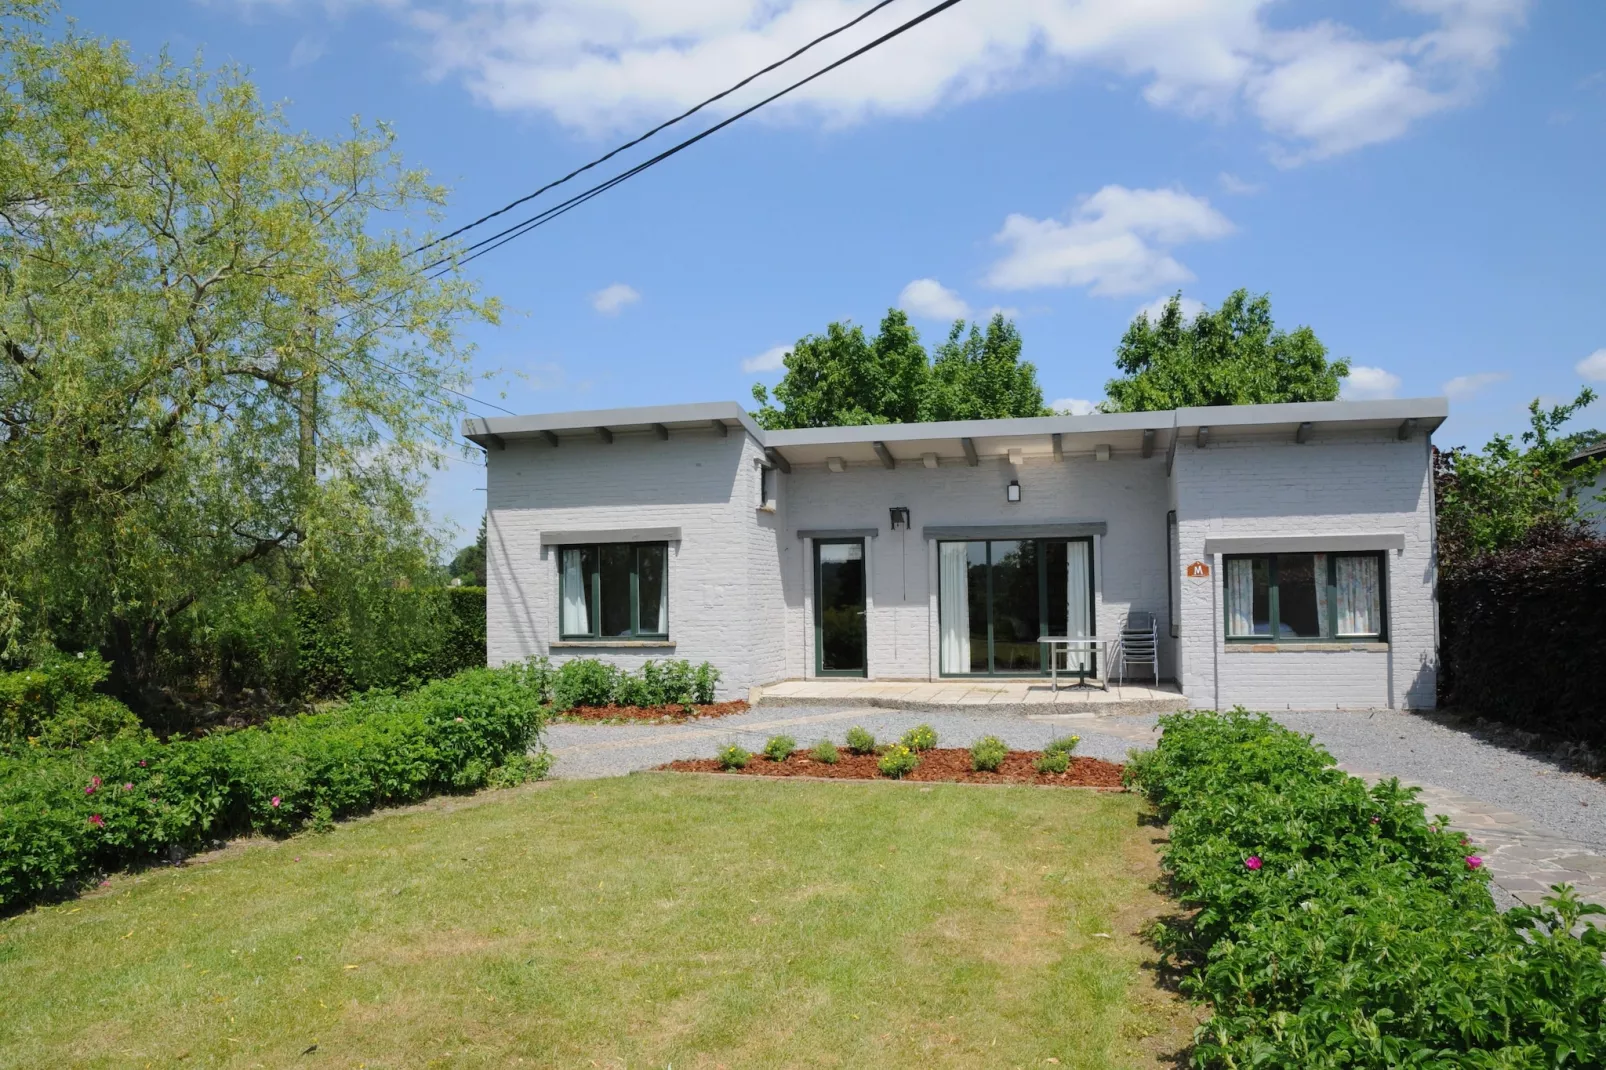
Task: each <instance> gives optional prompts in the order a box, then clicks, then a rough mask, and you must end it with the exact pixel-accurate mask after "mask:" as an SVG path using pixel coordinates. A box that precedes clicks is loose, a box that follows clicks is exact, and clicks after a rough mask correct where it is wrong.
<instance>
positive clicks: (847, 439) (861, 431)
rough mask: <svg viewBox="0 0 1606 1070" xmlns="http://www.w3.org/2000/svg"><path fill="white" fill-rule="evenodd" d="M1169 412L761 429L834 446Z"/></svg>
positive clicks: (1014, 434) (1016, 432)
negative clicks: (777, 429) (776, 429)
mask: <svg viewBox="0 0 1606 1070" xmlns="http://www.w3.org/2000/svg"><path fill="white" fill-rule="evenodd" d="M1171 422H1172V416H1171V413H1170V412H1119V413H1102V412H1101V413H1093V414H1091V415H1088V416H1024V417H1019V418H1016V419H1009V420H954V421H950V422H946V423H929V424H865V425H864V426H862V427H801V428H796V429H793V430H787V431H766V432H765V433H764V443H765V445H768V446H773V447H777V448H780V449H785V448H786V447H787V446H834V445H838V444H848V443H861V442H862V443H866V444H868V443H871V442H921V441H930V440H935V439H944V438H949V439H961V438H969V439H978V438H983V439H985V438H1021V437H1029V436H1032V435H1042V436H1045V437H1046V436H1049V435H1054V434H1086V433H1089V432H1099V431H1142V430H1145V429H1147V428H1151V427H1152V428H1156V429H1160V428H1169V427H1170V426H1171Z"/></svg>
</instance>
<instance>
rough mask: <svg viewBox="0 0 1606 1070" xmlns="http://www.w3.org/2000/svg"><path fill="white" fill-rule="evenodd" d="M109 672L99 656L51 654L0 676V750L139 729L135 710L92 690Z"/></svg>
mask: <svg viewBox="0 0 1606 1070" xmlns="http://www.w3.org/2000/svg"><path fill="white" fill-rule="evenodd" d="M109 672H110V666H108V665H107V664H106V662H105V661H104V660H102V659H101V657H100V655H98V654H76V655H72V654H61V653H58V652H56V651H53V650H52V651H50V652H49V653H47V654H46V655H44V656H43V657H41V658H39V659H38V660H37V662H36V663H35V664H33V665H31V666H29V667H28V668H25V669H20V670H18V671H16V672H0V750H4V749H9V748H14V747H22V746H28V745H30V744H31V743H39V744H43V745H44V746H47V747H76V746H79V745H81V744H83V743H87V742H89V741H90V740H92V739H99V738H110V737H112V736H116V735H118V734H119V733H123V732H135V731H138V730H139V718H137V717H135V716H134V714H133V711H131V710H130V709H129V708H128V707H127V706H125V705H123V704H122V703H121V702H118V701H117V700H116V699H114V698H111V697H109V696H107V695H102V694H99V693H97V692H96V691H95V688H96V687H97V686H98V685H99V684H101V683H103V682H104V681H105V679H106V677H107V675H108V674H109Z"/></svg>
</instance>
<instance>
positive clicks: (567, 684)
mask: <svg viewBox="0 0 1606 1070" xmlns="http://www.w3.org/2000/svg"><path fill="white" fill-rule="evenodd" d="M530 672H531V673H532V675H535V676H537V677H539V678H540V679H541V686H542V689H543V692H544V693H546V694H547V695H548V696H549V697H550V698H551V699H552V706H553V708H554V709H556V710H570V709H573V708H574V707H576V706H682V705H687V704H689V703H704V704H706V703H710V702H713V701H714V692H715V689H716V688H717V687H718V686H719V670H718V669H716V668H714V667H713V666H712V665H710V664H709V663H708V662H706V661H705V662H703V663H702V664H701V665H697V666H693V665H692V663H691V662H689V661H686V660H684V659H681V660H671V661H647V662H644V663H643V664H642V666H641V670H640V671H639V672H634V673H633V672H631V671H630V670H628V669H621V668H619V667H618V666H617V665H612V664H610V663H608V662H606V661H598V660H597V659H596V658H571V659H570V660H568V661H565V662H564V663H563V664H562V665H560V666H558V668H557V669H553V668H551V667H550V663H549V662H548V661H547V659H546V658H537V659H536V660H535V661H534V662H532V663H531V668H530Z"/></svg>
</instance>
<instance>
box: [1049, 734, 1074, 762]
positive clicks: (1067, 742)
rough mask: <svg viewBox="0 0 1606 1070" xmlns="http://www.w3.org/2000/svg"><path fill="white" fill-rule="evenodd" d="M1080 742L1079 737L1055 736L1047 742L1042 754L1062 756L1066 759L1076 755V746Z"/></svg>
mask: <svg viewBox="0 0 1606 1070" xmlns="http://www.w3.org/2000/svg"><path fill="white" fill-rule="evenodd" d="M1080 742H1082V737H1081V736H1057V737H1056V738H1054V739H1051V740H1049V741H1048V746H1046V747H1044V748H1043V753H1044V754H1063V755H1065V756H1066V757H1067V758H1069V757H1070V756H1071V755H1073V754H1075V753H1076V745H1077V744H1078V743H1080Z"/></svg>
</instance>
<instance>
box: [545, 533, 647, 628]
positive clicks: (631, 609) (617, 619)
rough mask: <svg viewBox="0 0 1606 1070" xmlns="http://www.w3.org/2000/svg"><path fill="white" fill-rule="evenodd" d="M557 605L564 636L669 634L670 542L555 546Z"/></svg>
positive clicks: (560, 626)
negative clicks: (556, 547)
mask: <svg viewBox="0 0 1606 1070" xmlns="http://www.w3.org/2000/svg"><path fill="white" fill-rule="evenodd" d="M558 604H559V610H558V612H559V617H560V620H559V628H558V632H559V635H560V636H561V637H562V638H564V639H667V638H669V544H668V543H664V542H614V543H600V544H596V545H591V546H560V547H559V548H558Z"/></svg>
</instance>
